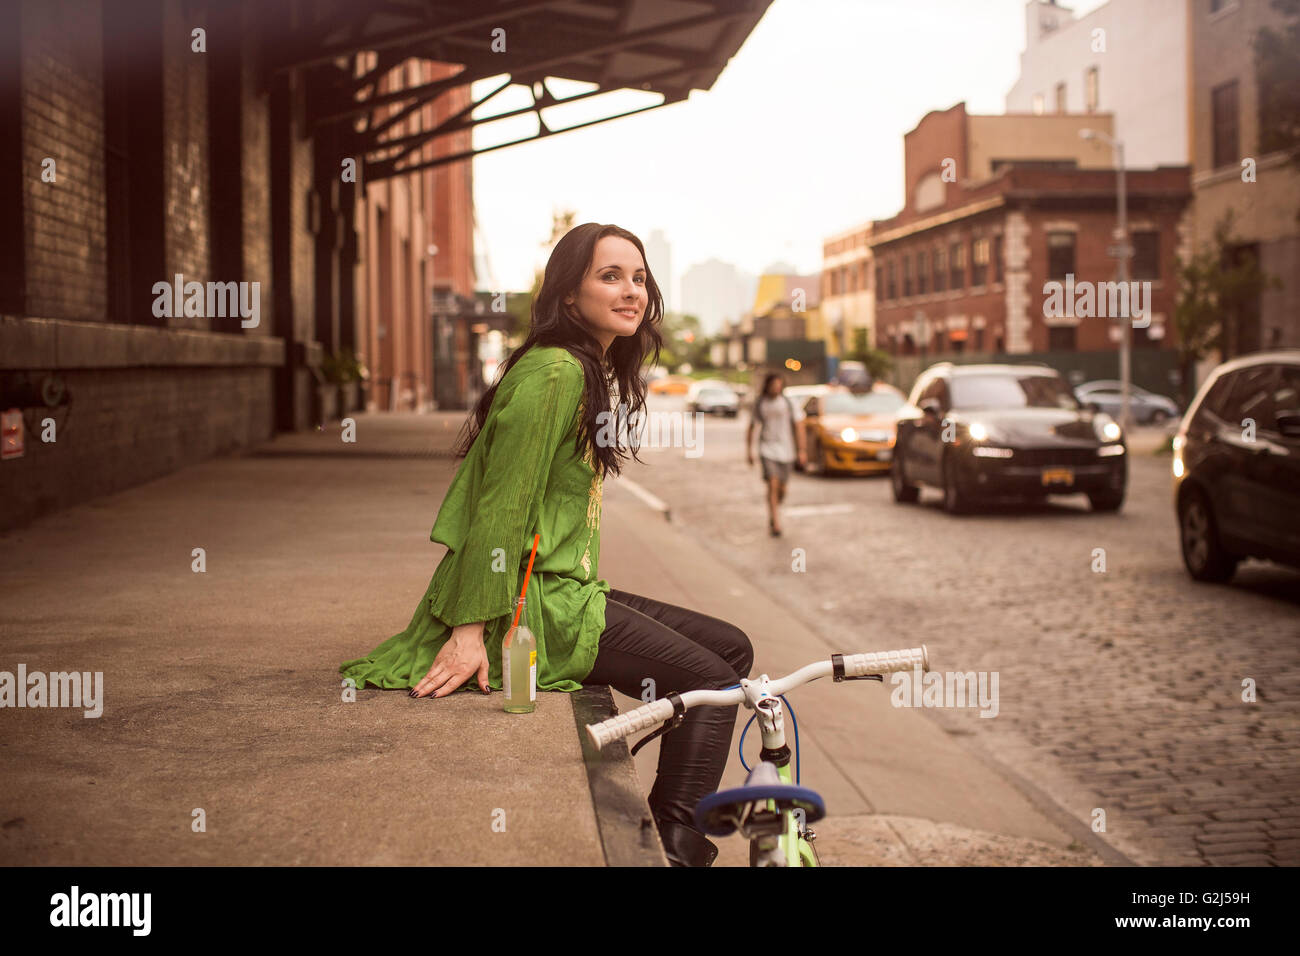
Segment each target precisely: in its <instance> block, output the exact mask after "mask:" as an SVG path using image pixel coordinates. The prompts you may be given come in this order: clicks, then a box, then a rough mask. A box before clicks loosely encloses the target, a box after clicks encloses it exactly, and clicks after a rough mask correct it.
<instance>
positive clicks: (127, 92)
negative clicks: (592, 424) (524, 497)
mask: <svg viewBox="0 0 1300 956" xmlns="http://www.w3.org/2000/svg"><path fill="white" fill-rule="evenodd" d="M623 5H624V7H625V8H626V9H623V10H622V11H619V10H616V9H614V8H613V7H612V6H610V5H608V4H605V5H575V6H574V7H573V8H572V9H566V10H563V11H561V10H557V9H553V8H554V7H557V6H561V5H558V4H538V3H511V4H500V5H497V7H495V8H494V9H493V10H492V11H491V12H490V13H484V12H482V11H476V10H474V9H471V7H470V6H468V5H466V4H454V5H453V4H446V3H439V2H435V0H410V2H404V3H383V2H378V0H356V2H351V3H334V2H310V0H276V2H258V0H222V2H216V0H114V2H113V3H111V4H109V3H104V2H101V0H14V2H7V3H4V4H0V125H2V128H3V129H4V131H5V136H4V137H3V138H0V412H3V413H4V414H5V418H4V434H3V436H0V447H3V449H4V454H3V456H0V485H2V487H3V491H4V493H3V494H2V495H0V528H5V527H12V526H15V525H18V524H21V523H23V522H25V521H29V520H31V519H32V518H34V517H37V516H39V515H40V514H42V513H44V512H48V511H50V510H53V509H56V508H60V507H63V506H65V505H68V504H71V503H73V502H76V501H81V500H85V499H87V498H92V497H94V496H96V495H100V494H104V493H107V492H111V491H114V490H117V489H120V488H125V487H129V486H131V485H135V484H139V483H141V482H143V481H147V480H149V479H152V478H155V477H158V476H160V475H163V474H166V473H168V472H170V471H173V470H175V469H177V468H180V467H183V466H185V465H188V464H191V463H195V462H198V461H202V460H204V459H206V458H209V457H211V456H213V455H217V454H222V453H225V452H228V451H233V450H237V449H241V448H246V447H248V446H251V445H254V444H256V443H258V442H260V441H262V440H265V439H267V438H270V437H272V436H273V435H274V434H275V433H276V432H277V431H293V430H298V429H304V428H311V427H315V426H316V425H317V424H318V423H321V422H325V421H329V420H330V419H332V418H334V417H337V416H338V415H339V414H340V413H341V410H340V409H339V408H338V403H339V402H341V401H349V400H350V399H351V396H349V395H348V394H347V393H346V392H345V390H343V389H341V388H340V387H339V386H338V385H336V384H334V383H332V382H330V381H328V380H327V378H326V370H327V369H332V368H335V367H337V364H338V363H337V360H338V359H339V358H340V356H341V355H342V353H343V352H345V351H346V350H352V351H353V352H355V353H360V354H361V356H362V357H363V360H364V362H365V364H366V366H367V367H368V370H369V373H370V382H369V388H368V389H367V394H366V399H365V401H366V404H367V406H368V407H370V408H374V409H392V410H408V409H409V410H421V409H425V408H428V407H430V406H431V405H432V404H434V403H435V402H436V403H437V404H438V405H439V406H440V407H465V406H466V404H467V402H468V401H469V399H470V398H472V397H473V396H474V395H476V394H477V391H478V385H479V384H481V383H476V382H475V380H474V378H475V375H476V374H477V369H478V362H477V356H476V348H475V342H474V336H475V334H476V330H486V329H487V328H488V327H489V326H490V324H491V323H490V322H485V321H483V315H482V308H481V306H480V305H479V304H478V302H477V300H476V298H475V291H476V290H475V288H474V285H475V276H474V272H473V262H474V256H473V248H472V247H473V212H472V193H471V178H470V160H471V159H472V157H473V156H474V155H475V153H476V152H481V151H484V150H485V149H498V148H502V147H506V146H511V145H514V144H515V143H519V142H525V141H528V140H530V139H536V138H539V137H541V136H545V135H551V134H553V133H554V132H560V131H562V130H560V129H556V128H555V127H554V126H553V125H552V126H548V125H547V124H546V122H544V121H543V119H542V117H543V113H542V110H543V109H544V108H546V107H550V106H553V105H555V104H556V103H557V102H559V101H557V100H556V99H555V97H554V96H553V94H552V92H551V90H550V88H549V87H548V86H547V83H546V80H547V79H548V77H553V76H554V77H561V78H565V79H572V80H578V81H586V82H588V83H590V84H592V85H593V89H591V90H590V91H588V92H583V93H581V94H578V95H576V96H571V97H567V98H566V99H565V100H564V102H568V101H569V100H576V99H585V98H587V97H589V96H595V95H598V94H600V93H602V92H607V91H609V90H611V89H622V88H635V89H639V90H645V91H649V92H653V93H658V94H660V95H661V96H662V102H660V103H654V104H651V105H648V106H642V107H639V108H638V109H632V110H625V111H623V112H621V113H615V114H614V115H609V116H604V117H602V118H600V119H594V120H588V121H586V122H584V123H581V124H576V125H583V126H586V125H591V124H592V123H596V122H603V121H605V120H608V119H615V118H618V117H620V116H627V115H629V114H630V113H633V112H640V111H641V110H646V109H654V108H658V107H660V106H664V105H669V104H672V103H677V102H681V101H683V100H685V99H687V97H688V96H689V94H690V92H691V90H692V89H708V88H709V86H711V85H712V83H713V82H714V81H715V80H716V79H717V77H718V75H719V74H720V73H721V70H722V68H723V67H724V66H725V64H726V62H727V60H728V59H729V58H730V57H731V56H732V55H734V54H735V52H736V51H737V49H739V47H740V45H741V43H742V42H743V41H744V39H745V38H746V37H747V36H748V34H749V32H750V30H752V29H753V27H754V25H755V24H756V23H757V22H758V20H759V19H760V18H761V17H762V15H763V13H764V11H765V9H766V6H767V2H765V0H759V2H750V0H701V2H700V3H696V4H692V5H689V7H688V6H687V5H674V6H673V7H671V8H660V7H658V6H650V5H647V4H644V3H642V2H641V0H625V2H624V4H623ZM563 6H569V5H563ZM110 14H111V15H110ZM494 31H500V34H501V35H500V36H499V37H497V38H496V40H500V43H499V44H498V43H497V42H495V40H494V36H493V32H494ZM507 33H508V35H509V37H510V40H509V43H508V44H507V43H506V42H505V41H504V37H505V35H506V34H507ZM597 35H598V36H599V37H600V40H599V42H593V40H592V37H593V36H597ZM501 76H505V77H507V79H506V82H505V83H502V84H501V85H500V86H498V87H497V88H496V89H495V90H493V91H492V92H491V93H489V94H487V95H485V96H483V97H481V98H479V99H473V98H472V87H471V84H472V83H474V82H475V81H479V80H484V79H488V78H492V77H501ZM507 88H511V89H515V90H518V89H524V90H527V91H529V92H531V94H532V97H533V103H532V106H530V107H527V108H525V109H522V110H521V109H514V110H512V111H511V115H518V114H520V113H529V112H531V113H533V114H534V115H535V116H536V117H537V118H538V131H537V132H536V133H535V134H533V135H531V136H524V137H522V138H519V139H515V140H510V141H507V142H498V143H494V144H492V145H490V146H485V147H482V148H476V147H475V146H473V145H472V143H471V133H472V131H473V129H474V127H475V126H477V125H479V124H480V123H488V122H491V121H492V119H493V116H492V115H487V116H485V117H475V116H474V115H473V113H474V112H479V113H482V112H483V111H481V110H478V109H477V108H478V107H481V106H483V105H484V104H485V103H486V102H487V101H488V100H490V99H492V97H494V96H496V95H497V93H500V92H502V91H503V90H505V89H507ZM502 115H504V114H502ZM502 291H504V290H502ZM20 438H21V440H22V446H21V455H19V454H17V452H18V450H19V440H20Z"/></svg>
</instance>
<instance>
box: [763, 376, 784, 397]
mask: <svg viewBox="0 0 1300 956" xmlns="http://www.w3.org/2000/svg"><path fill="white" fill-rule="evenodd" d="M783 384H784V383H783V382H782V381H781V380H780V379H779V378H774V379H772V381H770V382H768V384H767V394H769V395H780V394H781V388H782V386H783Z"/></svg>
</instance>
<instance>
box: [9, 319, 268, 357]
mask: <svg viewBox="0 0 1300 956" xmlns="http://www.w3.org/2000/svg"><path fill="white" fill-rule="evenodd" d="M284 361H285V356H284V339H282V338H279V337H277V336H267V335H238V334H235V333H230V332H205V331H199V330H196V329H165V328H158V327H155V326H149V325H117V324H113V323H108V322H73V321H70V320H67V319H42V318H26V317H23V316H14V315H0V368H6V369H69V368H137V367H140V366H150V365H155V366H170V367H174V366H187V365H189V366H196V365H207V366H211V365H229V366H247V365H261V366H280V365H284Z"/></svg>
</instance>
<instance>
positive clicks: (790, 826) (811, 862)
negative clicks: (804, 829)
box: [767, 763, 818, 866]
mask: <svg viewBox="0 0 1300 956" xmlns="http://www.w3.org/2000/svg"><path fill="white" fill-rule="evenodd" d="M776 772H777V773H778V774H779V775H780V777H781V780H782V781H783V782H784V783H794V779H793V777H792V776H791V774H790V764H789V763H787V764H786V765H785V766H784V767H777V768H776ZM767 808H768V809H769V810H771V811H772V812H773V813H775V812H776V801H775V800H769V801H767ZM782 817H783V820H784V823H785V832H784V833H782V834H781V836H780V837H779V838H778V843H777V846H778V847H780V849H781V852H782V854H784V856H785V865H786V866H817V865H818V863H817V854H816V853H814V852H813V848H812V845H811V844H809V842H808V841H807V840H805V839H804V838H803V837H802V836H800V835H799V821H798V820H797V819H796V818H795V815H794V811H792V810H786V811H785V813H784V814H782Z"/></svg>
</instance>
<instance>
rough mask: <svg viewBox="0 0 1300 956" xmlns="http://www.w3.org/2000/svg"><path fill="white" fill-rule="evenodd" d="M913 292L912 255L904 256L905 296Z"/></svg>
mask: <svg viewBox="0 0 1300 956" xmlns="http://www.w3.org/2000/svg"><path fill="white" fill-rule="evenodd" d="M911 294H912V257H911V256H908V255H905V256H903V298H905V299H906V298H907V297H908V296H909V295H911Z"/></svg>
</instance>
